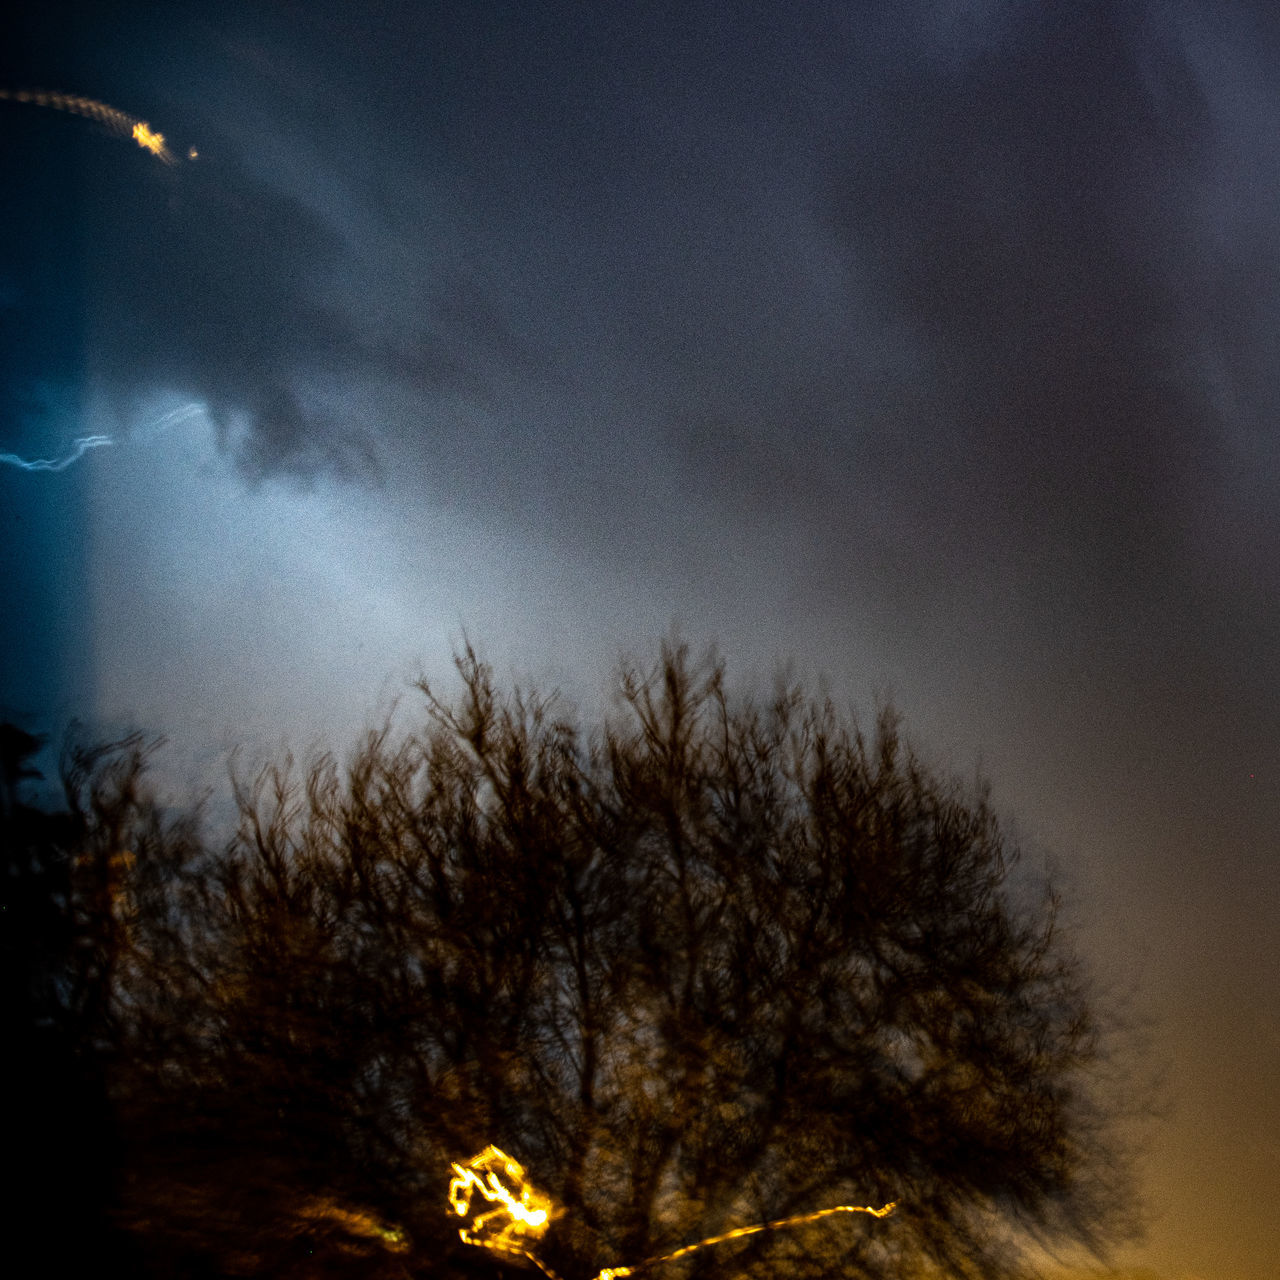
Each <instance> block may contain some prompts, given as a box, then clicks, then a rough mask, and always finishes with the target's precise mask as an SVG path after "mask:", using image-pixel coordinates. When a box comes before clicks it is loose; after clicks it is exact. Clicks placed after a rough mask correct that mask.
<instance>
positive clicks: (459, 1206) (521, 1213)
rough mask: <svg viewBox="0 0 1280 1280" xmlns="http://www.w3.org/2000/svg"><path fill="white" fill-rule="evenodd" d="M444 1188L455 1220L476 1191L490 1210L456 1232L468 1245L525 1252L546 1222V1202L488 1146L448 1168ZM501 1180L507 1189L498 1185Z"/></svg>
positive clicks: (465, 1210)
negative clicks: (448, 1177)
mask: <svg viewBox="0 0 1280 1280" xmlns="http://www.w3.org/2000/svg"><path fill="white" fill-rule="evenodd" d="M452 1168H453V1180H452V1181H451V1182H450V1183H449V1207H450V1208H451V1209H452V1210H453V1211H454V1213H456V1214H457V1215H458V1217H460V1218H465V1217H466V1216H467V1214H468V1213H469V1212H470V1211H471V1195H472V1192H474V1191H478V1192H479V1193H480V1194H481V1195H482V1196H483V1197H484V1198H485V1199H486V1200H487V1201H488V1202H489V1203H490V1204H492V1205H493V1206H494V1207H493V1208H492V1209H490V1210H489V1211H488V1212H487V1213H481V1214H477V1215H476V1217H475V1218H474V1219H473V1220H472V1222H471V1226H470V1228H467V1227H460V1228H459V1229H458V1234H459V1235H460V1236H461V1237H462V1239H463V1240H465V1241H466V1242H467V1243H468V1244H474V1245H479V1246H480V1247H481V1248H483V1249H496V1250H498V1251H499V1252H505V1253H525V1252H526V1250H525V1246H526V1244H527V1243H529V1242H530V1241H533V1240H538V1239H540V1238H541V1237H542V1234H543V1232H544V1231H546V1229H547V1223H548V1222H549V1221H550V1220H551V1210H552V1207H553V1206H552V1203H551V1201H550V1200H549V1199H548V1198H547V1197H546V1196H544V1195H542V1194H540V1193H539V1192H537V1191H535V1190H534V1188H533V1187H532V1186H531V1185H530V1183H529V1182H528V1181H527V1180H526V1178H525V1176H524V1169H523V1168H522V1167H521V1165H520V1164H519V1162H518V1161H516V1160H513V1159H512V1158H511V1157H510V1156H509V1155H507V1154H506V1152H505V1151H500V1150H499V1149H498V1148H497V1147H495V1146H493V1145H492V1143H491V1144H490V1145H489V1146H487V1147H485V1149H484V1150H483V1151H482V1152H481V1153H480V1154H479V1155H478V1156H473V1157H472V1158H471V1159H470V1160H468V1161H467V1162H466V1164H457V1163H456V1162H455V1163H453V1165H452ZM503 1178H506V1179H507V1180H508V1181H509V1182H510V1184H511V1186H510V1187H508V1186H506V1185H504V1183H503Z"/></svg>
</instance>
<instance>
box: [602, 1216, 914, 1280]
mask: <svg viewBox="0 0 1280 1280" xmlns="http://www.w3.org/2000/svg"><path fill="white" fill-rule="evenodd" d="M897 1207H898V1202H897V1201H896V1200H890V1201H889V1203H888V1204H885V1205H881V1206H880V1208H878V1209H873V1208H872V1207H871V1206H870V1205H866V1204H838V1205H835V1206H834V1207H832V1208H830V1209H819V1210H817V1212H815V1213H798V1214H796V1215H795V1217H793V1218H775V1219H774V1220H773V1221H772V1222H756V1223H753V1224H752V1225H751V1226H749V1227H738V1228H736V1229H735V1230H733V1231H726V1232H725V1233H724V1234H723V1235H719V1236H708V1237H707V1238H706V1239H705V1240H699V1241H698V1242H697V1243H696V1244H687V1245H685V1246H684V1248H682V1249H677V1250H676V1251H675V1252H674V1253H664V1254H663V1255H662V1256H661V1257H660V1258H648V1259H646V1260H645V1261H644V1262H637V1263H636V1264H635V1265H634V1266H631V1267H605V1268H604V1270H603V1271H600V1272H598V1273H597V1275H596V1278H595V1280H617V1278H618V1277H619V1276H630V1275H634V1274H635V1273H636V1272H637V1271H642V1270H644V1269H645V1268H646V1267H656V1266H657V1265H658V1264H659V1263H662V1262H674V1261H675V1260H676V1259H677V1258H683V1257H685V1256H686V1255H687V1254H690V1253H693V1252H695V1251H696V1250H698V1249H705V1248H707V1246H708V1245H713V1244H723V1243H724V1242H725V1241H726V1240H737V1239H739V1238H740V1237H741V1236H753V1235H756V1234H757V1233H758V1232H761V1231H779V1230H781V1229H782V1228H783V1227H800V1226H803V1225H804V1224H805V1223H806V1222H817V1221H818V1219H819V1218H826V1217H829V1216H830V1215H831V1214H833V1213H868V1214H870V1215H871V1216H872V1217H873V1218H887V1217H888V1216H889V1215H890V1214H891V1213H892V1212H893V1211H894V1210H895V1209H896V1208H897Z"/></svg>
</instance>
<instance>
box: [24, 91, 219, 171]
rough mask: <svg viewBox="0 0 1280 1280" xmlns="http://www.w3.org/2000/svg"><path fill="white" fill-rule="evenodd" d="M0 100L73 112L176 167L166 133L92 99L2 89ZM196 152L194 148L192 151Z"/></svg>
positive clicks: (53, 93)
mask: <svg viewBox="0 0 1280 1280" xmlns="http://www.w3.org/2000/svg"><path fill="white" fill-rule="evenodd" d="M0 99H4V100H6V101H9V102H29V103H31V104H32V105H33V106H37V107H52V108H53V109H54V110H56V111H70V112H71V113H72V114H73V115H77V116H85V117H86V118H87V119H90V120H96V121H98V123H99V124H104V125H106V126H107V128H108V129H110V130H112V132H114V133H117V134H119V135H120V136H121V137H122V138H132V139H133V140H134V141H135V142H136V143H137V144H138V146H140V147H141V148H142V149H143V150H144V151H150V152H151V154H152V155H153V156H156V157H157V158H158V159H160V160H163V161H164V162H165V164H176V163H177V157H176V156H174V154H173V152H171V151H170V150H169V148H168V147H166V146H165V142H164V134H163V133H156V132H154V131H153V130H152V128H151V126H150V125H149V124H147V122H146V121H145V120H139V119H138V117H137V116H131V115H128V114H127V113H126V112H124V111H117V110H116V108H115V107H109V106H108V105H107V104H106V103H105V102H95V101H94V99H93V98H79V97H76V96H75V95H74V94H69V93H56V92H53V91H50V90H45V89H0ZM193 150H194V148H193Z"/></svg>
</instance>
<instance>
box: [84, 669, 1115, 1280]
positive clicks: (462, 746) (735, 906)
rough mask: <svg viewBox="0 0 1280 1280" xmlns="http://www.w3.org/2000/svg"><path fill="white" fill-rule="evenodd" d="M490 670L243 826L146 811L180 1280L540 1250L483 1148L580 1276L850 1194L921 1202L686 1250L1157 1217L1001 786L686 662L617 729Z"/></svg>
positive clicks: (935, 1241) (981, 1267)
mask: <svg viewBox="0 0 1280 1280" xmlns="http://www.w3.org/2000/svg"><path fill="white" fill-rule="evenodd" d="M459 670H460V672H461V674H462V677H463V691H462V694H461V696H460V698H458V699H457V700H456V701H445V700H443V699H441V698H438V697H437V696H436V694H435V693H434V692H433V691H432V690H431V688H430V687H428V686H427V685H426V684H423V685H422V686H421V687H422V691H423V693H424V694H425V697H426V708H427V721H426V726H425V728H424V730H423V731H422V732H420V733H416V734H412V735H409V736H408V737H405V738H403V739H400V740H393V738H392V736H391V734H390V733H389V732H388V731H386V730H384V731H382V732H377V733H372V734H370V735H369V736H368V738H367V739H366V740H365V741H364V743H363V745H362V746H361V748H360V749H359V750H358V751H357V753H356V754H355V756H354V758H353V759H352V761H351V763H350V764H349V766H348V767H347V768H346V769H344V770H340V769H339V768H338V766H337V764H336V763H335V761H334V760H333V759H332V758H330V757H326V758H323V759H321V760H319V761H318V762H316V763H315V764H313V765H312V766H311V767H310V768H308V769H306V770H304V771H303V772H302V773H301V774H299V773H298V772H297V771H296V770H295V769H294V768H293V766H292V764H291V762H289V761H287V760H286V761H282V762H281V763H279V764H278V765H275V766H272V767H269V768H267V769H265V770H263V771H262V772H261V773H260V774H259V775H258V776H257V777H256V779H255V780H254V781H253V782H252V783H250V784H241V785H239V786H238V788H237V800H238V804H239V812H240V824H239V828H238V831H237V832H236V834H235V836H234V838H233V839H231V840H230V842H229V843H228V844H227V846H226V847H225V848H223V849H220V850H216V851H213V850H209V849H207V848H203V847H202V846H200V844H199V842H198V841H196V840H195V839H194V836H193V834H192V832H193V828H192V827H191V826H190V824H188V825H187V826H185V827H181V828H176V827H169V828H165V827H164V826H163V824H160V823H159V822H158V821H157V820H156V819H155V817H154V815H152V816H151V817H149V818H147V817H146V815H145V813H144V810H145V806H142V807H141V808H138V809H137V812H136V814H135V817H134V819H133V820H132V828H131V829H130V830H129V831H127V832H126V831H122V830H121V829H120V828H119V823H117V828H116V830H115V831H114V832H113V834H112V839H113V840H115V841H116V846H115V847H116V848H120V847H123V846H122V845H120V843H119V842H120V841H121V840H124V839H128V840H129V841H131V843H130V845H129V846H128V847H129V848H130V850H131V852H132V855H133V856H132V858H131V859H130V860H128V865H127V866H124V867H123V868H122V874H123V875H125V877H126V878H127V880H128V884H127V886H126V887H125V888H124V889H113V890H112V893H111V894H110V895H109V901H108V902H107V903H106V906H105V908H104V909H105V910H107V911H108V912H111V913H114V916H113V918H114V919H116V920H117V922H118V923H117V926H116V933H115V934H114V935H113V936H115V937H118V938H120V939H123V941H122V942H121V943H120V948H121V949H120V953H119V957H118V958H117V960H116V961H115V962H114V968H113V969H112V975H113V977H112V1003H111V1020H110V1021H111V1025H112V1027H113V1028H114V1034H115V1036H116V1040H115V1042H114V1049H113V1052H114V1054H115V1055H116V1056H115V1058H114V1059H113V1061H114V1062H115V1063H116V1064H117V1067H116V1072H115V1075H114V1076H113V1088H114V1096H115V1098H116V1100H117V1105H118V1106H119V1108H120V1112H121V1115H122V1117H124V1118H125V1121H126V1123H127V1129H128V1132H129V1133H130V1135H131V1143H132V1146H131V1148H130V1152H129V1155H128V1161H129V1168H130V1182H129V1186H130V1188H131V1191H130V1195H131V1199H130V1205H129V1209H128V1211H127V1214H126V1217H127V1220H128V1221H129V1222H130V1223H131V1224H132V1226H133V1228H134V1229H135V1231H136V1233H137V1234H138V1236H139V1238H140V1239H141V1240H143V1241H144V1244H145V1248H146V1249H147V1250H148V1251H149V1253H148V1256H149V1257H150V1259H151V1261H152V1264H153V1266H154V1267H155V1268H156V1270H157V1271H159V1272H163V1273H164V1274H183V1273H190V1274H195V1273H197V1272H198V1270H199V1268H200V1267H201V1266H203V1267H206V1268H208V1269H209V1270H208V1273H209V1274H274V1275H292V1274H297V1275H302V1274H321V1273H322V1274H334V1275H338V1274H351V1275H362V1276H368V1275H381V1274H386V1275H401V1276H402V1275H405V1274H411V1275H419V1274H421V1275H435V1274H446V1273H459V1272H464V1273H465V1272H467V1271H484V1272H486V1273H488V1274H492V1273H493V1272H494V1271H495V1269H496V1270H498V1271H501V1270H504V1269H507V1268H514V1267H516V1266H518V1265H520V1262H521V1259H520V1258H519V1257H518V1256H516V1255H507V1256H499V1255H496V1254H493V1253H491V1252H489V1251H487V1250H484V1249H479V1248H476V1247H474V1246H470V1245H467V1244H465V1243H463V1242H462V1241H461V1240H460V1239H459V1238H458V1235H457V1227H458V1219H457V1218H456V1217H452V1216H451V1215H450V1213H449V1210H448V1206H447V1205H446V1202H445V1188H446V1185H447V1183H448V1180H449V1171H450V1164H451V1162H454V1161H458V1160H463V1159H466V1158H467V1157H469V1156H471V1155H473V1154H474V1153H476V1152H479V1151H481V1150H482V1149H483V1148H485V1147H486V1146H487V1145H488V1144H490V1143H494V1144H497V1145H498V1146H500V1147H502V1148H503V1149H504V1150H505V1151H507V1152H510V1153H511V1154H512V1155H513V1156H514V1157H515V1158H517V1159H518V1160H519V1161H520V1162H521V1164H523V1166H524V1167H525V1168H526V1169H527V1170H528V1171H529V1176H530V1178H531V1179H532V1180H533V1181H534V1182H535V1183H536V1184H537V1186H538V1188H539V1189H540V1190H541V1191H543V1192H545V1193H547V1194H548V1195H549V1196H550V1198H551V1200H552V1201H553V1202H554V1205H555V1206H556V1209H555V1211H554V1213H553V1215H552V1220H551V1222H550V1225H549V1228H548V1229H547V1230H546V1232H545V1235H544V1236H542V1238H541V1239H540V1240H539V1241H538V1242H537V1245H536V1257H537V1260H538V1263H539V1265H541V1266H543V1267H544V1269H547V1270H550V1271H552V1272H554V1273H558V1274H559V1275H560V1276H563V1277H566V1280H591V1278H592V1277H594V1276H596V1275H597V1273H598V1272H599V1271H600V1270H601V1269H602V1268H604V1267H607V1266H616V1265H619V1264H629V1265H633V1266H634V1265H636V1264H639V1263H643V1262H645V1261H646V1260H649V1259H655V1258H659V1257H661V1256H663V1255H665V1254H668V1253H671V1252H673V1251H674V1250H676V1249H678V1248H680V1247H681V1246H684V1245H687V1244H690V1243H693V1242H696V1241H698V1240H702V1239H706V1238H708V1237H712V1236H716V1235H720V1234H723V1233H725V1232H727V1231H730V1230H732V1229H733V1228H735V1227H739V1226H743V1225H746V1224H750V1223H757V1222H767V1221H772V1220H777V1219H784V1218H788V1217H791V1216H794V1215H801V1214H805V1213H809V1212H813V1211H816V1210H820V1209H823V1208H826V1207H830V1206H833V1205H837V1204H846V1203H853V1204H859V1205H879V1204H883V1203H884V1202H886V1201H896V1202H897V1204H898V1208H897V1210H896V1211H895V1213H894V1214H893V1215H892V1216H891V1217H887V1218H884V1219H881V1220H875V1219H870V1218H867V1217H865V1216H858V1215H848V1216H845V1217H828V1218H826V1219H824V1220H823V1221H822V1222H821V1223H820V1224H817V1223H815V1224H812V1225H808V1226H797V1227H795V1228H790V1229H780V1230H774V1231H762V1232H757V1233H755V1234H753V1235H750V1236H744V1237H742V1238H740V1239H736V1240H731V1241H727V1242H725V1243H723V1244H719V1245H716V1246H714V1247H707V1248H703V1249H700V1250H696V1251H693V1252H691V1253H688V1254H686V1255H685V1256H684V1257H682V1258H681V1259H678V1260H675V1261H670V1262H663V1263H661V1264H655V1265H654V1266H653V1267H652V1270H653V1271H654V1272H655V1274H658V1273H661V1274H664V1275H670V1274H674V1273H677V1272H678V1273H681V1274H685V1275H691V1274H696V1275H698V1276H699V1277H702V1276H706V1277H712V1276H720V1275H724V1276H730V1275H733V1276H738V1275H753V1276H761V1277H763V1276H766V1275H768V1276H772V1275H777V1274H787V1275H788V1276H793V1277H805V1278H812V1280H825V1278H826V1277H835V1276H848V1275H855V1276H866V1277H880V1276H884V1277H890V1276H893V1277H903V1276H917V1275H918V1276H924V1275H936V1274H947V1275H948V1276H979V1275H980V1276H984V1277H993V1276H1002V1275H1012V1274H1013V1273H1014V1271H1015V1269H1016V1266H1017V1260H1018V1253H1017V1239H1018V1238H1019V1236H1024V1237H1025V1235H1027V1234H1028V1233H1029V1234H1031V1235H1033V1236H1035V1237H1037V1238H1039V1239H1040V1240H1042V1241H1048V1242H1050V1243H1053V1242H1060V1243H1061V1242H1066V1243H1072V1242H1074V1243H1084V1244H1086V1245H1089V1246H1091V1247H1094V1248H1101V1247H1102V1246H1104V1245H1105V1244H1106V1243H1107V1241H1108V1240H1110V1239H1112V1238H1113V1237H1114V1236H1115V1235H1116V1234H1117V1233H1119V1232H1121V1231H1123V1230H1124V1229H1125V1227H1126V1225H1127V1217H1126V1213H1125V1205H1126V1203H1127V1201H1126V1200H1125V1198H1124V1196H1123V1183H1122V1180H1120V1175H1119V1172H1118V1170H1119V1166H1118V1165H1117V1164H1116V1163H1114V1162H1113V1160H1112V1159H1111V1158H1110V1157H1109V1155H1108V1149H1107V1146H1106V1137H1107V1133H1108V1125H1107V1115H1106V1112H1105V1110H1104V1109H1103V1108H1102V1107H1101V1106H1100V1102H1099V1096H1098V1094H1097V1091H1096V1086H1095V1073H1096V1070H1097V1068H1099V1066H1101V1065H1103V1064H1104V1060H1105V1058H1104V1048H1103V1041H1102V1038H1101V1036H1100V1030H1099V1020H1098V1016H1097V1013H1096V1011H1095V1009H1094V1008H1093V1007H1092V1003H1091V1000H1090V997H1089V992H1088V988H1087V985H1086V983H1085V981H1084V979H1083V977H1082V975H1081V972H1080V968H1079V965H1078V964H1077V962H1076V960H1075V958H1074V957H1073V956H1072V954H1071V952H1070V950H1069V948H1067V947H1066V945H1065V944H1064V943H1063V941H1062V940H1061V938H1060V937H1059V935H1058V933H1057V930H1056V925H1055V917H1056V909H1055V899H1054V897H1053V894H1052V892H1051V891H1050V890H1049V889H1048V888H1045V889H1044V891H1043V893H1042V894H1041V895H1040V896H1039V897H1034V896H1031V895H1029V894H1028V893H1027V892H1026V887H1025V884H1023V883H1022V882H1021V881H1019V880H1018V879H1017V878H1016V877H1015V876H1014V874H1013V871H1014V867H1015V863H1016V851H1015V850H1013V849H1012V848H1011V847H1010V846H1009V844H1008V842H1007V840H1006V839H1005V838H1004V837H1003V835H1002V833H1001V830H1000V827H999V825H998V823H997V820H996V818H995V816H994V814H993V812H992V810H991V808H990V806H989V803H988V799H987V797H986V796H985V794H977V795H968V794H966V793H965V792H964V791H963V790H962V789H960V788H959V787H957V786H955V785H952V784H947V783H943V782H941V781H939V780H938V779H936V778H935V777H933V776H932V775H931V774H930V773H928V772H927V771H926V770H925V769H924V768H923V766H922V765H921V764H920V763H919V761H918V760H917V758H916V757H915V756H914V755H913V754H912V753H911V751H910V750H908V749H907V748H906V747H905V746H904V745H903V743H902V741H901V739H900V737H899V734H898V731H897V727H896V724H895V721H894V719H893V718H892V716H889V715H885V716H882V717H881V719H880V720H879V722H878V724H877V726H876V729H875V732H874V733H873V734H872V735H870V736H869V737H868V736H864V735H862V734H860V733H859V732H857V731H855V730H854V729H852V728H850V727H848V726H846V725H845V724H844V723H843V722H842V721H841V719H840V718H839V717H838V716H837V715H836V713H835V712H834V710H833V709H832V708H831V706H830V705H827V704H821V703H815V702H812V701H810V700H807V699H806V698H805V697H804V696H803V695H802V694H801V693H800V692H799V691H797V690H785V691H782V692H779V693H778V695H777V696H776V697H775V698H774V699H773V701H771V702H770V703H769V704H767V705H764V706H761V705H757V704H754V703H752V702H750V701H744V702H741V703H735V702H733V701H731V700H730V698H729V697H728V696H727V694H726V691H725V683H724V676H723V671H722V668H721V667H720V665H719V664H718V663H716V662H714V661H711V660H708V661H704V662H703V663H701V664H697V663H693V662H691V660H690V658H689V655H688V654H687V652H686V651H685V650H684V649H683V648H680V647H675V646H666V647H664V649H663V652H662V656H661V658H660V660H659V661H658V662H657V663H656V664H655V666H654V667H653V669H652V670H648V671H642V670H640V669H638V668H637V667H635V666H630V667H625V668H624V669H623V671H622V673H621V703H620V708H619V714H617V715H615V716H614V717H612V718H611V719H610V720H609V722H608V723H606V724H605V725H604V726H603V727H602V728H601V729H600V730H599V732H598V733H596V734H595V735H594V736H588V735H585V734H584V733H583V731H582V730H581V729H580V728H579V727H578V726H577V725H576V723H575V722H574V721H573V720H572V719H571V718H569V717H568V716H567V715H566V714H563V713H562V711H561V708H560V706H559V704H558V702H557V701H556V699H554V698H543V697H540V696H537V695H525V694H521V693H519V692H516V693H513V694H510V695H503V694H502V693H501V692H500V691H499V690H498V689H497V688H496V687H495V684H494V681H493V678H492V675H491V672H490V671H489V670H488V669H487V668H486V667H485V666H484V665H483V664H481V663H480V662H478V661H477V660H476V658H475V656H474V654H473V653H472V652H471V650H470V649H468V650H467V651H466V653H465V655H464V656H463V657H462V658H461V659H460V660H459ZM108 808H109V806H108ZM103 814H104V820H105V816H106V810H105V809H104V811H103ZM144 819H145V820H144ZM99 863H101V864H102V865H105V866H109V865H111V859H110V857H108V856H105V855H104V856H103V857H100V858H99ZM322 1263H323V1268H324V1270H323V1271H320V1270H318V1268H320V1267H321V1265H322Z"/></svg>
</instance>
